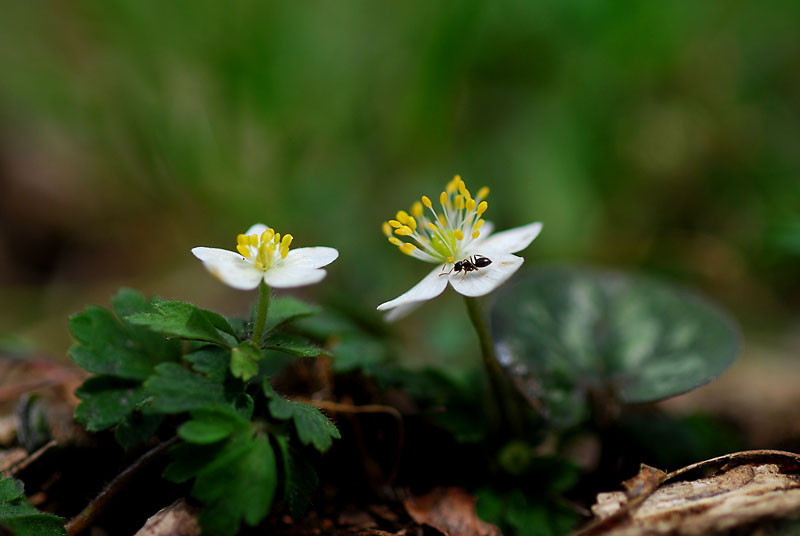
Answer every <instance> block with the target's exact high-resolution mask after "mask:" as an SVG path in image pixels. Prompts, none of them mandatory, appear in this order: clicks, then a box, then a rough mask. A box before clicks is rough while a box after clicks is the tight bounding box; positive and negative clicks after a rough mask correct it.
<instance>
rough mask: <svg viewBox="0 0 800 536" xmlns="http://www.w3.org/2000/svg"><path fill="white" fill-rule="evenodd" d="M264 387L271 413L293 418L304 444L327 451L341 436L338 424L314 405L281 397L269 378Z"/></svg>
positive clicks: (299, 437)
mask: <svg viewBox="0 0 800 536" xmlns="http://www.w3.org/2000/svg"><path fill="white" fill-rule="evenodd" d="M263 389H264V394H265V395H266V397H267V398H268V399H269V412H270V415H272V416H273V417H274V418H276V419H280V420H289V419H291V420H292V422H293V423H294V428H295V430H296V431H297V437H298V439H300V442H301V443H302V444H304V445H314V448H316V449H317V450H318V451H320V452H325V451H326V450H328V448H330V446H331V444H332V443H333V440H334V439H339V438H340V437H341V435H339V430H338V429H337V428H336V425H335V424H333V423H332V422H331V421H330V420H329V419H328V418H327V417H326V416H325V415H323V414H322V412H321V411H320V410H318V409H317V408H315V407H314V406H311V405H309V404H304V403H302V402H294V401H292V400H287V399H285V398H283V397H281V396H280V395H278V394H277V393H276V392H275V390H274V389H273V388H272V385H271V384H270V383H269V380H264V384H263Z"/></svg>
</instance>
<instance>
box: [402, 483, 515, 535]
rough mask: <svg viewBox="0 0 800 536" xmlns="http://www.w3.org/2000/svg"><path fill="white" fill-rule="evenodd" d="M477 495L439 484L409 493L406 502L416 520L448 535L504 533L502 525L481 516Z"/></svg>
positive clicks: (407, 509)
mask: <svg viewBox="0 0 800 536" xmlns="http://www.w3.org/2000/svg"><path fill="white" fill-rule="evenodd" d="M476 502H477V500H476V499H475V497H473V496H471V495H469V494H468V493H467V492H465V491H464V490H463V489H461V488H456V487H449V488H436V489H434V490H433V491H431V492H430V493H428V494H427V495H423V496H421V497H410V498H409V499H407V500H406V501H403V505H404V506H405V508H406V511H407V512H408V515H410V516H411V517H412V518H413V519H414V521H416V522H417V523H420V524H425V525H430V526H431V527H433V528H435V529H436V530H438V531H439V532H441V533H442V534H444V535H445V536H502V535H501V532H500V529H498V528H497V527H496V526H494V525H492V524H491V523H487V522H485V521H483V520H481V519H480V518H479V517H478V514H477V512H476V511H475V503H476Z"/></svg>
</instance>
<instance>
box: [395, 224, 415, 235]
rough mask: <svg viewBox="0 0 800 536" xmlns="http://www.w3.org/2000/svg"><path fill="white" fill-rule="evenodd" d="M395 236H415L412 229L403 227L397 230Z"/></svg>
mask: <svg viewBox="0 0 800 536" xmlns="http://www.w3.org/2000/svg"><path fill="white" fill-rule="evenodd" d="M394 234H396V235H397V236H411V235H412V234H414V231H412V230H411V228H409V227H406V226H403V227H400V228H399V229H395V230H394Z"/></svg>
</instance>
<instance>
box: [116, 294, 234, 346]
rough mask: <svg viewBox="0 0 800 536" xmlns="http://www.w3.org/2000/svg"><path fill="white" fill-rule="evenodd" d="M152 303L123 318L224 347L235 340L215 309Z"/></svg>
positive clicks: (166, 332) (232, 344)
mask: <svg viewBox="0 0 800 536" xmlns="http://www.w3.org/2000/svg"><path fill="white" fill-rule="evenodd" d="M153 307H154V308H155V312H152V313H137V314H133V315H130V316H128V317H126V320H127V321H128V322H130V323H131V324H135V325H137V326H146V327H148V328H150V329H151V330H153V331H155V332H158V333H161V334H163V335H167V336H170V337H178V338H181V339H188V340H195V341H204V342H211V343H214V344H218V345H220V346H226V347H230V346H235V345H236V343H237V340H236V333H235V332H234V330H233V328H232V327H231V326H230V324H228V321H227V320H225V318H224V317H222V316H220V315H218V314H217V313H214V312H212V311H206V310H204V309H199V308H197V307H195V306H194V305H192V304H190V303H185V302H179V301H165V302H155V303H153Z"/></svg>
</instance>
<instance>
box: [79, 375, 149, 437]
mask: <svg viewBox="0 0 800 536" xmlns="http://www.w3.org/2000/svg"><path fill="white" fill-rule="evenodd" d="M75 395H76V396H77V397H78V398H80V399H81V403H80V404H79V405H78V407H77V409H76V410H75V418H76V419H77V420H78V422H81V423H84V424H85V425H86V429H87V430H89V431H90V432H96V431H98V430H105V429H106V428H110V427H112V426H114V425H116V424H119V423H120V422H122V421H123V420H124V419H125V418H126V417H127V416H128V415H129V414H130V413H131V412H132V411H133V410H134V409H136V408H137V407H138V406H139V405H140V404H141V403H142V401H143V400H144V399H145V396H146V395H145V392H144V388H143V387H142V384H141V383H140V382H138V381H135V380H126V379H122V378H116V377H114V376H105V375H103V376H94V377H92V378H89V379H87V380H86V381H85V382H83V385H81V386H80V387H79V388H78V389H76V390H75Z"/></svg>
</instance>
